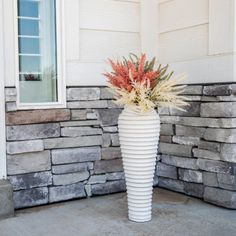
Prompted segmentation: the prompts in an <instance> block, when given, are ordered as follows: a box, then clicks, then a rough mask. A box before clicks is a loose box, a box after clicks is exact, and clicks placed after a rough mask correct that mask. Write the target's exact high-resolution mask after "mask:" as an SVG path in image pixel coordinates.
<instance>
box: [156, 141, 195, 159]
mask: <svg viewBox="0 0 236 236" xmlns="http://www.w3.org/2000/svg"><path fill="white" fill-rule="evenodd" d="M159 152H160V153H162V154H167V155H176V156H184V157H191V156H192V146H185V145H179V144H170V143H160V144H159Z"/></svg>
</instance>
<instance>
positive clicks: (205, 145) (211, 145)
mask: <svg viewBox="0 0 236 236" xmlns="http://www.w3.org/2000/svg"><path fill="white" fill-rule="evenodd" d="M198 148H200V149H205V150H209V151H213V152H220V149H221V148H220V143H215V142H208V141H203V140H201V141H200V143H199V144H198Z"/></svg>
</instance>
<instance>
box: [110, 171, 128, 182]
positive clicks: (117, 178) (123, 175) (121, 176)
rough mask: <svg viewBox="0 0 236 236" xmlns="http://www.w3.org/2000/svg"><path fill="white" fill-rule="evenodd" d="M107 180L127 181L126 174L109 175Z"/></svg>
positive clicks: (115, 173)
mask: <svg viewBox="0 0 236 236" xmlns="http://www.w3.org/2000/svg"><path fill="white" fill-rule="evenodd" d="M106 179H107V181H112V180H121V179H125V173H124V172H114V173H107V174H106Z"/></svg>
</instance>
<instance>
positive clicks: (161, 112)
mask: <svg viewBox="0 0 236 236" xmlns="http://www.w3.org/2000/svg"><path fill="white" fill-rule="evenodd" d="M157 113H158V114H159V115H170V109H169V107H158V109H157Z"/></svg>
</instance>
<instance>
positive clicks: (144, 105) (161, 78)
mask: <svg viewBox="0 0 236 236" xmlns="http://www.w3.org/2000/svg"><path fill="white" fill-rule="evenodd" d="M108 61H109V64H110V65H111V68H112V72H110V73H105V74H104V75H105V77H106V78H107V79H108V87H109V88H110V90H111V91H112V93H114V95H115V98H116V103H118V104H120V105H126V106H128V107H130V108H131V109H136V110H137V109H138V110H140V111H141V112H146V111H149V110H150V109H152V108H155V107H162V106H169V107H174V108H176V109H180V110H184V109H183V107H184V106H186V105H188V103H187V102H186V100H187V99H186V97H184V96H182V95H181V94H182V92H183V89H184V87H185V86H184V85H179V83H180V82H181V81H182V80H183V79H184V78H185V76H184V75H181V76H178V77H175V78H173V79H171V76H172V75H173V72H167V70H168V65H166V66H162V65H159V66H158V68H157V69H155V68H154V67H155V58H153V59H152V60H151V61H147V60H146V55H145V54H142V55H141V56H140V57H138V56H136V55H134V54H130V56H129V59H126V58H123V61H116V62H115V61H113V60H111V59H108Z"/></svg>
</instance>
